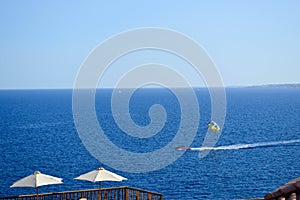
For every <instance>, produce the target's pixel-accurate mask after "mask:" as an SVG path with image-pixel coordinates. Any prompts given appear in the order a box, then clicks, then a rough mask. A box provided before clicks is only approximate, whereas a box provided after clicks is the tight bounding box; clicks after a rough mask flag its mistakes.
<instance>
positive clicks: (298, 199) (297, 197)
mask: <svg viewBox="0 0 300 200" xmlns="http://www.w3.org/2000/svg"><path fill="white" fill-rule="evenodd" d="M296 199H297V200H300V192H297V193H296Z"/></svg>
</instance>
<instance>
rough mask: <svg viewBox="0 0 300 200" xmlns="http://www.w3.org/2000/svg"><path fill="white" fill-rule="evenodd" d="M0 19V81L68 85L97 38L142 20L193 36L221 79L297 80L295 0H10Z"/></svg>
mask: <svg viewBox="0 0 300 200" xmlns="http://www.w3.org/2000/svg"><path fill="white" fill-rule="evenodd" d="M0 27H1V31H0V36H1V37H0V88H1V89H10V88H72V87H73V84H74V81H75V78H76V75H77V72H78V70H79V68H80V65H81V64H82V63H83V61H84V60H85V58H86V57H87V56H88V55H89V53H90V52H91V51H92V50H93V49H94V48H95V47H96V46H97V45H98V44H99V43H100V42H102V41H104V40H105V39H107V38H108V37H110V36H112V35H115V34H117V33H119V32H123V31H126V30H130V29H134V28H140V27H161V28H168V29H173V30H176V31H179V32H181V33H184V34H186V35H188V36H190V37H191V38H193V39H194V40H195V41H196V42H198V43H199V44H200V45H202V46H203V47H204V48H205V49H206V51H207V52H208V54H209V55H210V57H211V58H212V59H213V60H214V62H215V64H216V65H217V67H218V69H219V71H220V73H221V75H222V78H223V81H224V84H225V85H226V86H238V85H255V84H271V83H272V84H273V83H299V82H300V81H299V80H300V79H299V75H300V1H298V0H295V1H292V0H286V1H284V0H281V1H279V0H263V1H261V0H251V1H250V0H249V1H240V0H236V1H231V0H223V1H221V0H220V1H214V0H212V1H196V0H193V1H191V0H190V1H189V0H188V1H173V0H164V1H161V0H151V1H141V0H138V1H83V0H81V1H71V0H69V1H68V0H66V1H59V0H51V1H50V0H49V1H37V0H36V1H30V0H26V1H21V0H19V1H17V0H10V1H0ZM141 64H142V63H141ZM116 70H117V69H116ZM194 84H195V85H196V86H197V83H194Z"/></svg>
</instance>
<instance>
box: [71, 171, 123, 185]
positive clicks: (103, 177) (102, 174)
mask: <svg viewBox="0 0 300 200" xmlns="http://www.w3.org/2000/svg"><path fill="white" fill-rule="evenodd" d="M75 179H77V180H85V181H90V182H99V183H100V185H99V187H100V188H101V182H102V181H119V182H120V181H123V180H127V178H125V177H123V176H120V175H118V174H115V173H113V172H110V171H108V170H106V169H104V168H102V167H100V168H98V169H96V170H93V171H91V172H88V173H85V174H82V175H80V176H78V177H76V178H75Z"/></svg>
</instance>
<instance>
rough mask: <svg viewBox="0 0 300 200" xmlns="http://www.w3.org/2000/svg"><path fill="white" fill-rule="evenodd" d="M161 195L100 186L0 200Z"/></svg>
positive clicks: (156, 198)
mask: <svg viewBox="0 0 300 200" xmlns="http://www.w3.org/2000/svg"><path fill="white" fill-rule="evenodd" d="M162 199H163V195H162V194H160V193H156V192H150V191H147V190H141V189H137V188H131V187H126V186H124V187H116V188H102V189H101V190H99V189H93V190H74V191H67V192H54V193H46V194H39V195H38V197H37V196H36V195H35V194H32V195H19V196H9V197H0V200H162Z"/></svg>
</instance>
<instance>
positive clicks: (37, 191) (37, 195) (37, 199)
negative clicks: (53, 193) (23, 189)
mask: <svg viewBox="0 0 300 200" xmlns="http://www.w3.org/2000/svg"><path fill="white" fill-rule="evenodd" d="M35 193H36V200H39V189H38V187H36V188H35Z"/></svg>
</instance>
